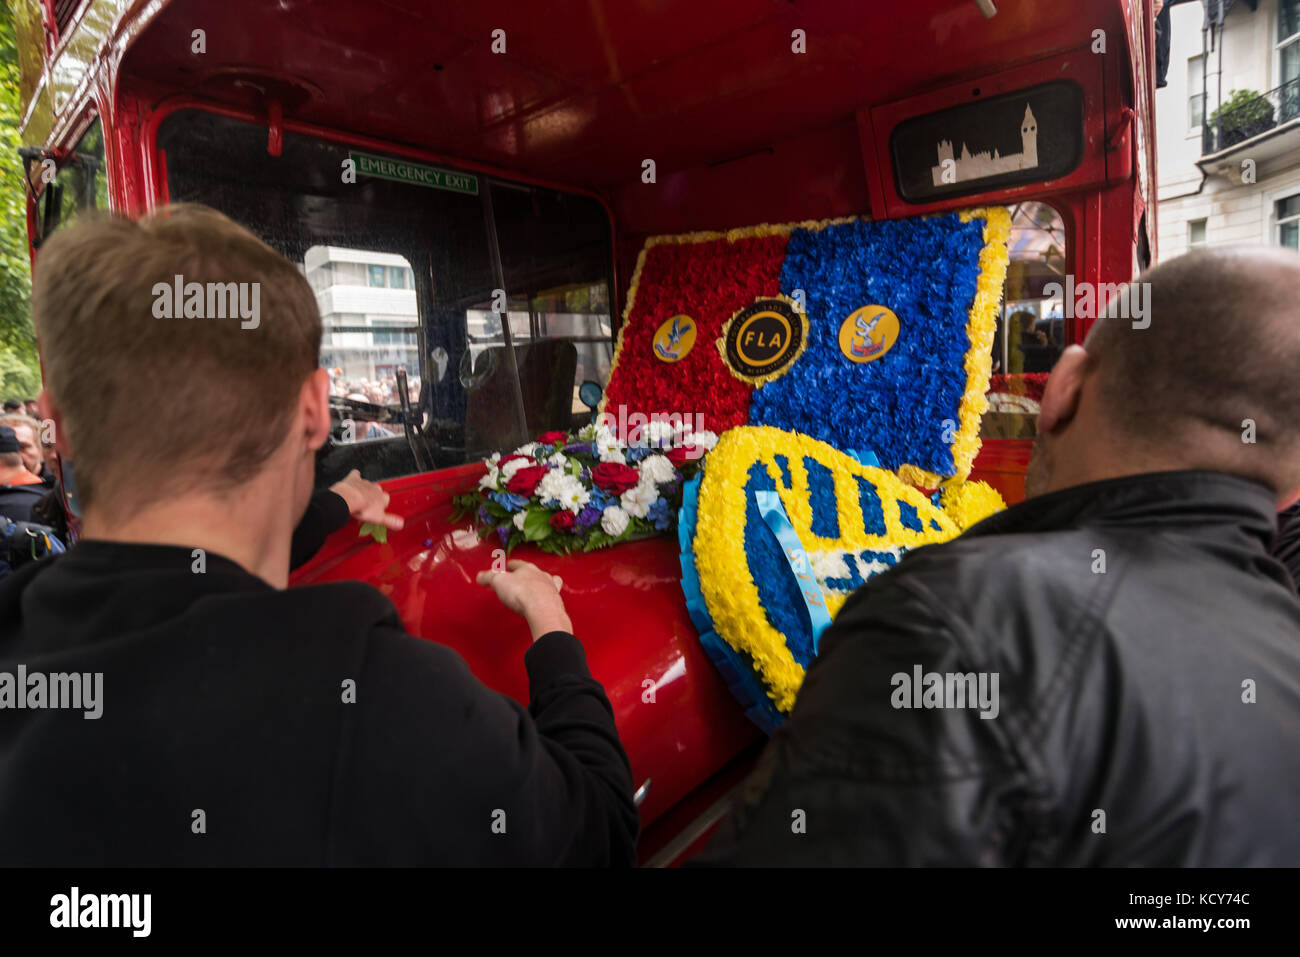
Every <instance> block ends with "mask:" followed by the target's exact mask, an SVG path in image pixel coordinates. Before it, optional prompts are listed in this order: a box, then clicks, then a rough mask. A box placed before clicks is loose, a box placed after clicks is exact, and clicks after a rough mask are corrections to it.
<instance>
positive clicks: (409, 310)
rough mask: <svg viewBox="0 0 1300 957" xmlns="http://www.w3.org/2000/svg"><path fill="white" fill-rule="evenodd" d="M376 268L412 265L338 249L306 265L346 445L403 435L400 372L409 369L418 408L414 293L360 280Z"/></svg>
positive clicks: (317, 250) (316, 251)
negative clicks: (398, 372) (319, 315)
mask: <svg viewBox="0 0 1300 957" xmlns="http://www.w3.org/2000/svg"><path fill="white" fill-rule="evenodd" d="M394 263H396V264H397V265H393V264H394ZM376 264H378V265H377V267H376ZM357 267H361V268H357ZM374 268H379V269H381V270H383V269H386V270H388V271H389V273H399V272H400V273H401V274H402V275H403V276H405V274H406V271H407V270H408V269H409V268H410V267H409V266H408V265H407V264H406V260H405V259H404V258H403V257H401V256H399V255H396V254H394V253H382V252H375V251H373V250H364V249H347V248H342V247H338V246H313V247H312V248H311V249H309V250H307V253H306V259H305V262H304V272H305V274H306V276H307V281H308V282H309V283H310V284H311V287H312V289H313V290H315V292H316V303H317V305H318V306H319V307H320V314H321V325H322V327H323V328H322V335H321V353H320V358H321V366H322V367H323V368H326V369H328V370H329V374H330V399H331V403H332V404H333V405H335V406H336V407H337V410H336V411H337V419H338V421H339V426H340V427H339V429H338V430H337V434H336V438H337V440H338V441H340V442H364V441H374V440H378V439H385V438H391V437H392V436H394V435H402V434H404V433H405V424H404V422H403V421H401V420H402V418H403V416H402V414H401V394H400V393H399V392H398V383H397V370H398V369H399V368H402V369H406V370H407V372H408V376H409V379H408V383H407V391H408V398H409V399H410V402H411V405H412V408H414V409H419V408H420V388H421V380H420V377H419V376H418V375H417V370H418V369H419V368H420V345H419V334H418V333H419V329H418V326H419V309H418V307H417V306H416V301H415V291H414V290H407V289H405V288H404V287H402V286H398V287H395V288H387V289H383V288H379V289H377V288H373V287H372V286H370V285H369V284H368V283H366V282H363V281H361V280H360V279H359V276H360V275H363V274H365V273H367V272H368V271H369V270H370V269H374ZM421 424H423V423H421Z"/></svg>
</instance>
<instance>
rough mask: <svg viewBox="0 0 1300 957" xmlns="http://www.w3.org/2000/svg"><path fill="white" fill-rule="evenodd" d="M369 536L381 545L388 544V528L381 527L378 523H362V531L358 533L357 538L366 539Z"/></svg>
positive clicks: (385, 526)
mask: <svg viewBox="0 0 1300 957" xmlns="http://www.w3.org/2000/svg"><path fill="white" fill-rule="evenodd" d="M366 535H369V536H370V537H371V538H373V539H374V540H375V541H377V542H378V543H379V544H380V545H385V544H387V543H388V526H387V525H380V524H379V523H378V522H362V523H361V531H359V532H358V533H357V538H364V537H365V536H366Z"/></svg>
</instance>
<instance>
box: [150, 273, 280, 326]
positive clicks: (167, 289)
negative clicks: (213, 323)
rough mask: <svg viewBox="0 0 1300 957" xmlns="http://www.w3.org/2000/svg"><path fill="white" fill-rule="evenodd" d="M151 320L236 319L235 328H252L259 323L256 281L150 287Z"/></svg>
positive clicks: (259, 296) (180, 280) (176, 282)
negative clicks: (237, 325) (237, 326)
mask: <svg viewBox="0 0 1300 957" xmlns="http://www.w3.org/2000/svg"><path fill="white" fill-rule="evenodd" d="M153 297H154V298H153V314H154V318H155V319H240V320H242V321H241V322H240V323H239V328H241V329H256V328H257V327H258V326H259V325H260V324H261V322H262V284H261V283H260V282H206V283H204V282H186V281H185V277H184V276H180V275H178V276H175V277H174V278H173V280H172V281H171V282H169V283H168V282H156V283H154V284H153Z"/></svg>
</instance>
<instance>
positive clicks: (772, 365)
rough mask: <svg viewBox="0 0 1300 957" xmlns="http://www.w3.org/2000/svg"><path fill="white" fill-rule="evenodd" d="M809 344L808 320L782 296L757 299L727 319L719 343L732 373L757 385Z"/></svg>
mask: <svg viewBox="0 0 1300 957" xmlns="http://www.w3.org/2000/svg"><path fill="white" fill-rule="evenodd" d="M807 344H808V321H807V319H805V318H804V315H803V313H801V312H799V310H797V309H796V308H795V307H794V305H793V304H792V303H790V302H788V301H786V300H785V299H758V300H755V301H754V302H752V303H750V304H749V305H748V306H746V307H745V308H744V309H741V310H740V311H739V312H738V313H736V314H735V315H734V316H732V317H731V318H730V319H729V320H727V324H726V325H725V326H724V327H723V330H722V339H721V340H720V341H719V342H718V348H719V351H721V353H722V358H723V361H724V362H726V364H727V367H728V368H729V369H730V370H731V372H732V374H733V375H734V376H736V377H737V378H738V379H743V380H745V381H746V382H752V383H754V384H759V383H762V382H770V381H772V380H773V379H776V378H779V377H780V376H782V375H783V374H784V373H785V371H786V370H787V369H789V367H790V366H791V364H792V363H793V362H794V360H795V359H797V358H798V357H799V354H800V353H801V352H803V350H804V346H806V345H807Z"/></svg>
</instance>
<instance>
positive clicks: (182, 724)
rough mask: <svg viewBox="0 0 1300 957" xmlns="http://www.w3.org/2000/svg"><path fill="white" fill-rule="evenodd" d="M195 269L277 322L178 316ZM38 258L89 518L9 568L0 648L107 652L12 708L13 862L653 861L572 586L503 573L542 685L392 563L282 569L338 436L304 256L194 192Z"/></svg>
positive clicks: (90, 225) (57, 391) (87, 227)
mask: <svg viewBox="0 0 1300 957" xmlns="http://www.w3.org/2000/svg"><path fill="white" fill-rule="evenodd" d="M177 275H181V276H184V277H185V278H186V280H187V281H191V282H198V283H209V282H212V283H217V282H250V283H253V282H255V283H258V285H259V289H260V304H261V306H260V308H261V321H260V324H259V325H258V326H257V328H255V329H243V328H241V327H240V324H239V323H238V322H224V321H221V320H209V321H205V322H200V323H192V322H174V321H171V320H165V319H156V318H154V317H153V315H152V310H151V303H152V299H153V294H152V291H151V290H152V288H153V286H154V284H155V283H156V282H159V281H164V280H166V281H170V278H171V277H174V276H177ZM33 278H34V282H33V291H32V312H33V320H34V322H35V326H36V331H37V335H38V337H39V339H40V342H41V352H42V359H43V364H44V371H45V391H44V392H43V393H42V397H41V411H42V413H43V417H46V418H49V419H51V420H52V421H53V422H54V423H55V426H56V432H55V437H56V441H57V444H58V448H59V454H60V457H61V458H65V459H66V460H67V461H68V462H72V463H75V468H76V483H77V493H76V494H77V501H78V503H79V508H80V515H81V531H82V537H81V539H80V540H79V541H78V543H77V544H76V546H75V547H74V548H72V549H70V550H69V551H68V553H67V554H66V555H59V556H55V557H52V558H49V559H45V560H43V561H40V562H36V563H34V564H31V565H27V566H24V567H23V568H21V569H19V570H17V571H15V572H14V573H13V574H12V575H10V576H9V577H8V578H7V579H6V580H5V581H4V582H3V583H0V670H9V671H13V670H14V668H16V667H17V665H18V664H19V663H22V664H23V665H24V666H25V667H26V669H27V670H28V672H29V673H49V672H54V671H58V672H69V673H72V672H75V673H78V674H91V675H102V679H101V684H102V688H103V697H102V699H101V700H102V701H103V708H102V713H101V714H99V715H98V717H97V718H96V719H95V720H82V717H83V716H81V715H69V714H66V713H61V712H59V711H56V710H51V709H25V710H4V711H0V780H3V781H4V782H5V785H4V787H3V788H0V861H4V862H5V864H6V865H9V866H14V867H22V866H65V867H87V866H103V865H113V866H145V865H160V866H161V865H169V866H175V865H191V866H233V865H242V866H249V865H257V866H327V865H343V866H346V865H370V866H373V865H411V866H414V865H471V864H474V865H516V866H517V865H586V866H602V865H614V864H617V865H630V864H632V863H634V861H635V841H636V835H637V829H638V815H637V811H636V806H635V804H634V802H633V798H632V774H631V768H630V767H629V765H628V761H627V755H626V754H625V753H624V751H623V747H622V745H621V743H620V741H619V738H618V731H617V729H616V727H615V723H614V715H613V711H612V709H611V707H610V704H609V701H608V699H607V698H606V696H605V693H604V690H603V689H602V688H601V686H600V684H599V683H598V682H597V681H596V680H595V679H594V678H593V677H592V675H591V672H590V670H589V669H588V667H587V663H586V656H585V653H584V651H583V647H582V644H581V643H580V642H579V641H578V639H577V638H575V637H574V635H573V634H572V630H573V625H572V623H571V622H570V620H569V617H568V614H567V611H566V609H565V606H564V601H563V599H562V597H561V593H560V589H561V587H562V583H561V582H560V581H559V580H558V579H556V578H554V577H553V576H551V575H550V574H547V573H546V572H544V571H542V570H541V569H539V568H537V567H535V566H533V565H530V564H528V563H527V562H519V561H514V562H511V563H509V565H508V566H507V568H506V569H505V570H493V571H484V572H482V573H480V575H479V576H478V581H479V583H480V584H482V585H485V586H487V587H489V588H491V589H492V590H493V591H494V592H495V593H496V595H497V597H498V598H499V599H500V600H501V602H502V603H503V604H504V605H505V607H506V608H508V609H509V610H511V611H513V612H515V613H517V614H518V615H520V616H521V617H522V619H523V621H522V623H520V624H518V625H517V626H516V627H517V629H518V631H517V633H515V634H512V635H511V636H508V638H509V640H511V641H517V644H516V646H515V647H516V648H520V647H521V646H522V647H523V648H527V650H526V651H525V652H524V653H523V667H524V669H525V670H526V672H527V675H528V681H529V693H530V704H529V706H528V707H527V708H524V707H522V706H521V705H519V704H517V703H516V702H514V701H513V700H511V699H509V698H507V697H505V696H504V695H501V694H498V693H497V692H495V691H492V690H490V689H488V688H486V687H485V686H484V685H482V684H481V683H480V682H479V681H478V680H477V679H476V678H475V677H474V676H473V674H471V673H470V671H469V669H468V668H467V667H466V665H465V663H464V662H463V661H462V660H461V658H460V657H459V656H458V655H456V654H455V653H454V652H452V651H451V650H449V649H448V648H446V647H445V646H443V645H440V644H438V643H437V642H434V641H426V640H422V639H419V638H415V637H412V636H411V635H409V634H407V633H406V631H405V629H404V628H403V626H402V622H401V620H400V618H399V617H398V614H397V611H396V609H395V608H394V607H393V604H392V602H391V601H389V599H388V598H387V597H385V596H384V595H383V594H381V593H380V592H379V591H378V590H376V589H374V588H372V587H370V586H368V585H364V584H362V583H360V582H337V583H332V584H325V585H314V586H309V587H303V588H293V589H286V585H287V583H288V578H289V566H290V561H291V556H292V537H293V530H294V527H295V525H296V524H297V523H298V520H299V518H300V516H302V514H303V512H304V510H305V509H306V507H307V503H308V501H309V499H310V498H311V492H312V485H313V480H314V476H315V466H316V452H317V450H318V449H319V448H320V447H321V446H322V445H323V444H324V443H325V441H326V439H327V437H328V435H329V431H330V412H329V396H328V387H329V383H328V373H327V372H326V370H324V369H321V368H320V367H319V351H320V343H321V333H322V324H321V318H320V312H319V310H318V307H317V304H316V297H315V294H314V293H313V291H312V289H311V286H310V285H309V284H308V283H307V281H306V279H305V278H304V277H303V275H302V273H301V272H300V271H299V269H298V267H297V266H295V265H294V264H292V263H290V262H289V261H288V260H286V259H284V258H283V257H282V256H280V255H279V254H278V253H276V252H275V251H273V250H272V249H270V248H269V247H268V246H266V245H265V244H263V243H262V242H261V241H260V240H259V239H257V238H256V237H255V236H253V235H252V234H251V233H249V232H248V231H247V230H245V229H243V228H242V227H240V226H238V225H236V224H235V223H233V222H231V221H230V220H228V219H227V218H226V217H224V216H222V215H220V214H219V213H216V212H214V211H212V210H207V209H203V208H201V207H192V206H191V207H186V206H179V207H170V208H168V209H165V210H162V211H160V212H159V213H157V214H155V215H153V216H151V217H148V218H146V219H144V220H141V221H139V222H133V221H130V220H126V219H109V220H102V221H90V220H83V221H81V222H78V223H77V224H74V225H72V226H70V227H66V228H64V229H61V230H59V231H58V232H57V233H55V234H54V235H52V236H51V237H50V238H49V239H48V240H47V241H46V243H45V244H44V245H43V246H42V247H41V257H40V263H39V266H38V268H37V270H36V273H35V276H34V277H33ZM105 381H112V382H114V383H116V384H117V387H116V388H115V389H113V390H111V391H107V392H106V391H104V390H103V389H102V386H101V385H100V383H103V382H105ZM160 395H165V396H166V397H167V401H166V402H162V403H160V402H158V401H157V397H158V396H160ZM146 407H147V408H149V409H150V410H151V415H150V421H149V428H148V429H147V430H145V429H141V428H140V419H139V415H140V411H139V410H140V409H141V408H146ZM381 507H382V506H381ZM109 638H111V639H112V640H106V639H109ZM88 713H89V712H88ZM51 755H56V756H57V760H51Z"/></svg>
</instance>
